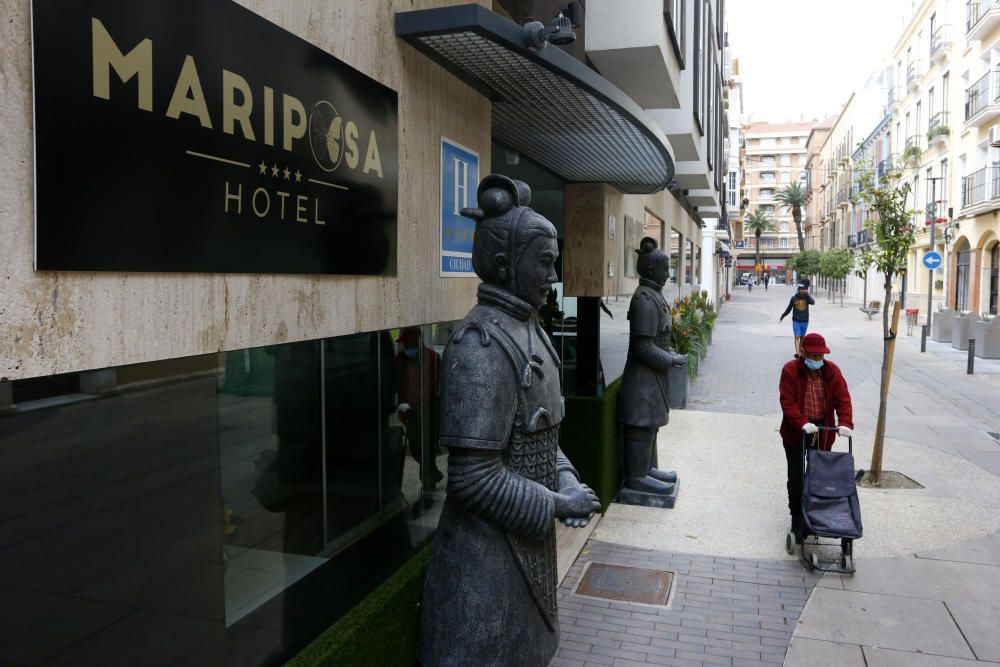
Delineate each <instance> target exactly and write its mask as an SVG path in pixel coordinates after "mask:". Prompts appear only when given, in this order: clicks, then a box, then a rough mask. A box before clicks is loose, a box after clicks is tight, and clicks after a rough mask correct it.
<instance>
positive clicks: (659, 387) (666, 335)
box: [618, 278, 675, 428]
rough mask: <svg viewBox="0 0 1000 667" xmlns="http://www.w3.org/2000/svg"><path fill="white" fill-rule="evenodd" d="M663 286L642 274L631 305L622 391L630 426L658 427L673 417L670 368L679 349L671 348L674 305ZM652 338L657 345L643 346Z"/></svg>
mask: <svg viewBox="0 0 1000 667" xmlns="http://www.w3.org/2000/svg"><path fill="white" fill-rule="evenodd" d="M661 290H662V288H661V287H660V286H659V285H657V284H656V283H655V282H653V281H652V280H648V279H646V278H641V279H640V280H639V286H638V287H636V289H635V292H634V293H633V295H632V301H631V302H630V303H629V307H628V320H629V343H628V357H627V359H626V361H625V371H624V372H623V373H622V388H621V391H620V392H619V394H618V421H619V422H621V423H623V424H628V425H630V426H644V427H656V428H658V427H660V426H664V425H665V424H666V423H667V422H668V421H669V419H670V407H669V405H668V401H667V397H668V394H667V369H668V368H669V366H670V362H671V360H672V359H673V358H674V355H675V353H674V352H673V351H672V350H671V348H670V309H669V308H668V307H667V300H666V299H665V298H663V292H662V291H661ZM650 340H652V343H653V346H655V348H656V349H649V348H648V347H646V349H643V347H644V346H648V345H649V341H650ZM660 351H662V352H660Z"/></svg>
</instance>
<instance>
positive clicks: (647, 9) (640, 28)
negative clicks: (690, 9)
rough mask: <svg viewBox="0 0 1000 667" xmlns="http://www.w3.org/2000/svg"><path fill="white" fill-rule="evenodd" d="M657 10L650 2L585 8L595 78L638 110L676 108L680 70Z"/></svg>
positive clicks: (607, 0) (607, 2)
mask: <svg viewBox="0 0 1000 667" xmlns="http://www.w3.org/2000/svg"><path fill="white" fill-rule="evenodd" d="M663 7H664V6H663V3H662V2H655V1H651V0H644V1H643V2H629V3H619V2H617V0H591V1H590V2H588V3H587V42H586V50H587V57H588V58H589V59H590V61H591V62H593V63H594V66H595V67H596V68H597V71H598V72H600V73H601V76H603V77H604V78H606V79H607V80H609V81H610V82H611V83H613V84H615V85H616V86H618V88H620V89H621V90H622V91H624V92H625V93H626V94H627V95H628V96H629V97H631V98H632V99H633V100H635V101H636V102H638V103H639V106H641V107H642V108H644V109H678V108H680V106H681V104H680V90H681V71H682V65H681V62H680V61H679V60H678V56H677V53H676V51H675V50H674V47H673V44H672V42H671V39H670V36H669V34H668V31H669V30H670V27H669V26H668V25H667V24H666V19H665V16H664V13H663ZM687 66H688V67H689V68H690V67H691V63H687ZM688 113H690V112H688Z"/></svg>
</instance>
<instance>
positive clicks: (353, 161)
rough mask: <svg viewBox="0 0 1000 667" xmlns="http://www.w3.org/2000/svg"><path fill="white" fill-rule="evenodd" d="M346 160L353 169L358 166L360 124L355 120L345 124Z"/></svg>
mask: <svg viewBox="0 0 1000 667" xmlns="http://www.w3.org/2000/svg"><path fill="white" fill-rule="evenodd" d="M344 146H345V149H344V150H345V152H344V160H345V161H346V162H347V166H348V167H350V168H351V169H357V167H358V157H359V155H358V126H357V125H355V124H354V121H353V120H349V121H347V125H345V126H344Z"/></svg>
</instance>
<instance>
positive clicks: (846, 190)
mask: <svg viewBox="0 0 1000 667" xmlns="http://www.w3.org/2000/svg"><path fill="white" fill-rule="evenodd" d="M850 199H851V186H850V184H849V183H844V184H843V185H841V186H840V189H839V190H837V206H843V207H845V208H847V207H848V206H850V203H851V201H850Z"/></svg>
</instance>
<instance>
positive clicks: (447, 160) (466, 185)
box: [440, 137, 479, 277]
mask: <svg viewBox="0 0 1000 667" xmlns="http://www.w3.org/2000/svg"><path fill="white" fill-rule="evenodd" d="M478 185H479V153H476V152H475V151H473V150H470V149H468V148H466V147H465V146H461V145H459V144H457V143H455V142H454V141H451V140H450V139H446V138H445V137H441V232H440V234H441V236H440V248H441V276H442V277H471V276H475V275H476V274H475V273H474V272H473V270H472V239H473V236H474V235H475V232H476V223H475V222H474V221H472V220H471V219H469V218H464V217H462V215H461V213H460V211H461V210H462V209H463V208H470V207H475V206H476V188H477V187H478Z"/></svg>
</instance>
